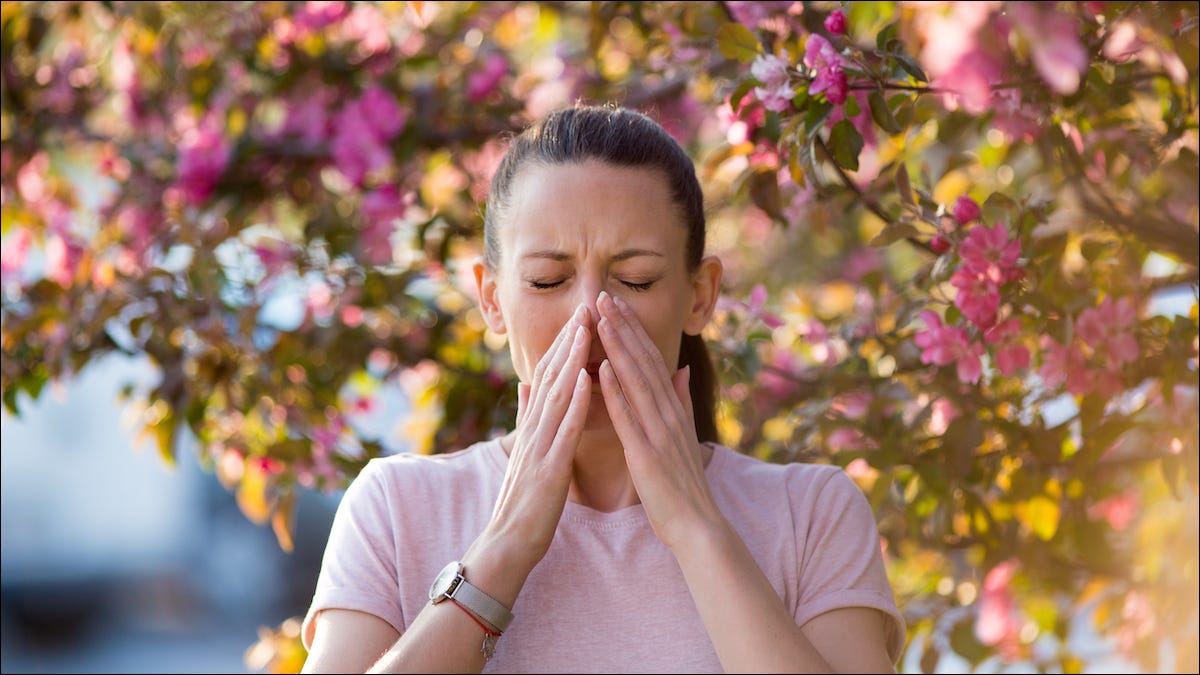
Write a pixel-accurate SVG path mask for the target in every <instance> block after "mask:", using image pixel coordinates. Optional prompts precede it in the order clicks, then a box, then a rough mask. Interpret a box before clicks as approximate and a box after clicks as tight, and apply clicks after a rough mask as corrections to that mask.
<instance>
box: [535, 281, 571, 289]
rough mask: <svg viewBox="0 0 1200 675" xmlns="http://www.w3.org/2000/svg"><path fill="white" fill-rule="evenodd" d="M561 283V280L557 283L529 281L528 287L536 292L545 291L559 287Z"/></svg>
mask: <svg viewBox="0 0 1200 675" xmlns="http://www.w3.org/2000/svg"><path fill="white" fill-rule="evenodd" d="M562 283H563V280H562V279H559V280H558V281H530V282H529V286H530V287H532V288H536V289H538V290H546V289H547V288H554V287H555V286H561V285H562Z"/></svg>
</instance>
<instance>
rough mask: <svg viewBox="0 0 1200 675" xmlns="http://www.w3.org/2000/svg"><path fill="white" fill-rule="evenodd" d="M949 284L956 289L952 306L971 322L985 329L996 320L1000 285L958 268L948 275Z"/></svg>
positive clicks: (998, 308)
mask: <svg viewBox="0 0 1200 675" xmlns="http://www.w3.org/2000/svg"><path fill="white" fill-rule="evenodd" d="M950 284H951V285H952V286H954V287H955V288H957V289H958V292H957V293H956V294H955V295H954V306H955V307H957V308H959V309H960V310H961V311H962V313H963V316H965V317H967V320H968V321H970V322H971V323H973V324H975V325H976V326H979V327H980V328H982V329H984V330H987V329H988V328H991V327H992V324H993V323H995V321H996V313H997V312H998V311H1000V287H999V286H997V285H996V284H994V283H992V282H991V281H988V280H987V279H986V278H984V277H982V276H980V275H978V274H972V273H971V272H968V271H967V270H965V269H960V270H958V271H956V272H955V273H954V275H953V276H951V277H950Z"/></svg>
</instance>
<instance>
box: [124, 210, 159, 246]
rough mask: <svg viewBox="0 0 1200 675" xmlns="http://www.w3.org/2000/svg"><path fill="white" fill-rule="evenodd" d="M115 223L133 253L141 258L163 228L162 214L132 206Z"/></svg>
mask: <svg viewBox="0 0 1200 675" xmlns="http://www.w3.org/2000/svg"><path fill="white" fill-rule="evenodd" d="M114 222H115V223H116V225H117V228H118V229H119V230H120V231H121V233H122V235H123V239H124V240H125V243H126V244H127V245H128V246H129V248H130V250H131V251H132V253H133V254H134V255H135V256H137V257H141V256H142V255H143V254H144V253H145V252H146V251H147V250H149V248H150V246H151V245H152V244H153V243H154V235H155V233H156V232H157V231H158V229H159V228H160V227H161V226H162V214H161V213H160V212H158V211H151V210H149V209H146V208H143V207H141V206H138V205H132V206H126V207H124V208H122V209H121V210H120V211H119V212H118V213H117V215H116V218H115V219H114Z"/></svg>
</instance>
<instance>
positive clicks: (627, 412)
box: [600, 359, 647, 452]
mask: <svg viewBox="0 0 1200 675" xmlns="http://www.w3.org/2000/svg"><path fill="white" fill-rule="evenodd" d="M600 392H601V394H603V396H604V407H605V409H606V410H607V411H608V419H609V420H610V421H611V422H612V425H613V429H615V430H616V432H617V436H618V437H619V438H620V439H621V444H622V445H624V446H625V449H626V452H628V451H629V450H630V449H632V448H639V447H644V446H645V444H646V443H647V439H646V434H644V433H643V432H642V425H641V422H640V421H638V418H637V415H635V414H634V410H633V406H631V405H630V403H629V399H627V398H626V397H625V392H624V390H623V389H622V387H621V383H620V381H619V380H618V378H617V374H616V371H614V370H613V364H612V361H610V360H609V359H604V361H602V362H601V363H600Z"/></svg>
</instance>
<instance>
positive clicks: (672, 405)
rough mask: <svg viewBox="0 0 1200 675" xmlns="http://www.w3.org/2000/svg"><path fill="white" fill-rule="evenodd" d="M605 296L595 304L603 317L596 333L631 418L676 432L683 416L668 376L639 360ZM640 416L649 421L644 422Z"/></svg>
mask: <svg viewBox="0 0 1200 675" xmlns="http://www.w3.org/2000/svg"><path fill="white" fill-rule="evenodd" d="M604 295H605V294H602V297H601V299H600V300H598V301H597V303H596V304H597V305H598V306H599V307H600V308H601V309H600V313H601V315H602V317H601V319H600V322H599V324H598V325H597V329H598V331H599V333H600V340H601V343H602V344H603V345H604V351H605V352H606V353H607V354H608V359H609V361H610V362H611V365H612V367H613V372H614V374H615V375H616V376H617V380H618V381H619V382H620V383H621V390H622V392H624V394H625V399H626V400H627V401H628V402H629V405H630V407H631V409H632V410H633V413H634V415H635V416H637V417H638V418H639V419H642V421H643V422H644V423H645V424H651V423H657V424H658V425H660V426H661V424H662V423H664V422H665V423H667V425H668V426H669V427H676V428H677V429H678V430H682V429H679V428H681V427H682V426H683V419H684V414H683V410H682V408H681V407H680V406H679V404H678V401H677V399H676V397H675V395H674V393H673V392H672V391H671V390H670V386H669V385H668V381H669V380H670V376H669V375H668V374H666V373H665V372H662V371H659V368H661V366H654V365H648V364H647V363H646V360H645V359H644V358H639V355H638V352H639V351H641V349H640V347H639V346H637V345H634V344H631V343H633V341H634V338H633V336H632V335H631V334H630V333H629V331H628V327H627V325H626V322H625V320H624V318H623V317H621V316H620V314H619V311H618V310H617V308H616V306H615V305H614V304H613V302H612V298H611V297H604ZM655 351H657V348H656V349H655ZM659 360H660V361H661V355H660V356H659ZM643 415H644V416H650V417H648V418H645V419H643V418H642V416H643Z"/></svg>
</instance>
